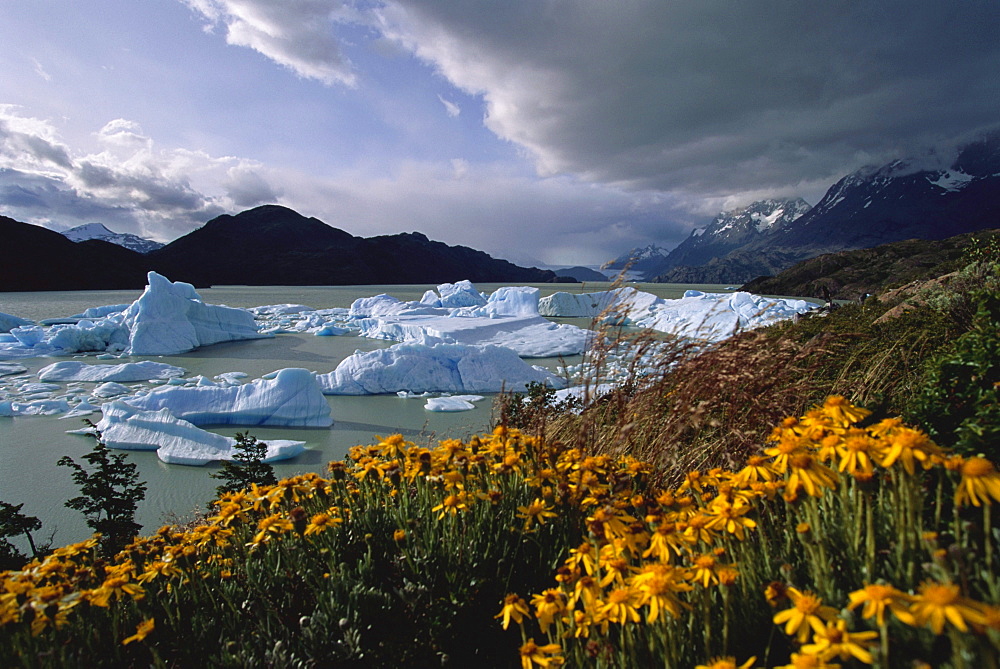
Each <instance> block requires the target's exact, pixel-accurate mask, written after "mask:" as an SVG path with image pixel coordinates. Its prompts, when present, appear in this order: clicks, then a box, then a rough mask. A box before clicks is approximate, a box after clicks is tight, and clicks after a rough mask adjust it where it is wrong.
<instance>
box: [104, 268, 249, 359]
mask: <svg viewBox="0 0 1000 669" xmlns="http://www.w3.org/2000/svg"><path fill="white" fill-rule="evenodd" d="M147 277H148V280H149V285H147V286H146V291H145V292H144V293H143V294H142V296H141V297H140V298H139V299H138V300H136V301H135V302H133V303H132V304H131V306H129V308H128V309H126V310H125V311H124V312H123V321H122V322H123V325H124V326H125V327H126V328H128V330H129V345H128V348H127V349H126V350H125V353H126V354H127V355H174V354H177V353H184V352H185V351H190V350H192V349H195V348H198V347H199V346H207V345H209V344H217V343H219V342H223V341H235V340H243V339H259V338H261V337H266V336H267V335H264V334H261V333H260V332H258V331H257V325H256V323H255V322H254V317H253V314H251V313H250V312H249V311H246V310H245V309H234V308H232V307H225V306H220V305H211V304H205V303H204V302H202V301H201V296H200V295H198V293H197V292H196V291H195V289H194V286H192V285H191V284H189V283H184V282H181V281H177V282H175V283H172V282H171V281H170V280H169V279H167V278H166V277H163V276H161V275H159V274H157V273H156V272H150V273H149V274H148V275H147Z"/></svg>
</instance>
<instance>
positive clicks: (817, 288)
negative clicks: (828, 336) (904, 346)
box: [741, 229, 1000, 300]
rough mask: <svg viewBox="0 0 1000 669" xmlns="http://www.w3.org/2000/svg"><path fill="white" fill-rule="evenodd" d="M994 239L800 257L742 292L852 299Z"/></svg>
mask: <svg viewBox="0 0 1000 669" xmlns="http://www.w3.org/2000/svg"><path fill="white" fill-rule="evenodd" d="M991 240H993V241H992V242H991ZM997 242H1000V229H993V230H980V231H978V232H971V233H966V234H962V235H956V236H954V237H948V238H947V239H942V240H927V239H908V240H905V241H901V242H890V243H888V244H881V245H879V246H876V247H874V248H870V249H857V250H853V251H839V252H837V253H826V254H823V255H821V256H817V257H815V258H810V259H809V260H803V261H802V262H800V263H797V264H795V265H793V266H792V267H789V268H788V269H786V270H784V271H783V272H780V273H779V274H777V275H776V276H762V277H759V278H757V279H754V280H753V281H751V282H749V283H747V284H746V285H744V286H743V287H742V288H741V290H747V291H750V292H752V293H758V294H763V295H799V296H802V297H824V295H825V294H826V293H827V292H829V294H830V296H831V297H832V298H833V299H836V300H854V299H858V298H859V297H860V296H862V295H864V294H865V293H869V294H873V295H877V294H879V293H882V292H883V291H885V290H887V289H891V288H895V287H898V286H901V285H904V284H908V283H910V282H912V281H920V280H924V279H929V278H933V277H938V276H942V275H944V274H947V273H948V272H952V271H954V270H956V269H958V268H960V267H961V266H962V265H963V264H964V263H965V262H967V260H966V258H967V254H968V250H969V248H970V247H971V246H972V245H973V244H977V245H979V246H980V247H981V248H987V247H989V246H990V244H991V243H993V244H996V243H997Z"/></svg>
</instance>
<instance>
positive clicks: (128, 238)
mask: <svg viewBox="0 0 1000 669" xmlns="http://www.w3.org/2000/svg"><path fill="white" fill-rule="evenodd" d="M62 235H63V236H64V237H66V239H68V240H70V241H71V242H83V241H86V240H88V239H100V240H102V241H105V242H110V243H112V244H117V245H118V246H122V247H124V248H126V249H129V250H131V251H135V252H136V253H149V252H150V251H155V250H156V249H158V248H160V247H162V246H163V244H161V243H160V242H154V241H153V240H151V239H145V238H143V237H139V236H138V235H133V234H131V233H128V232H112V231H111V230H108V229H107V228H106V227H104V225H102V224H101V223H87V224H86V225H78V226H76V227H75V228H70V229H69V230H64V231H63V232H62Z"/></svg>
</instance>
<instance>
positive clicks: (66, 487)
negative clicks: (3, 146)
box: [0, 282, 724, 545]
mask: <svg viewBox="0 0 1000 669" xmlns="http://www.w3.org/2000/svg"><path fill="white" fill-rule="evenodd" d="M501 285H508V284H477V285H476V287H477V289H479V290H480V291H483V292H486V293H490V292H492V291H494V290H496V289H497V288H498V287H500V286H501ZM630 285H634V286H636V287H637V288H639V289H640V290H644V291H646V292H650V293H653V294H655V295H658V296H660V297H663V298H677V297H681V296H682V295H683V293H684V291H685V290H687V289H689V288H694V289H697V290H704V291H713V292H721V291H722V290H723V289H724V287H723V286H718V285H686V284H630ZM537 287H538V288H539V289H541V293H542V296H545V295H548V294H551V293H554V292H556V291H567V292H595V291H600V290H607V289H608V287H609V284H606V283H590V282H588V283H585V284H537ZM432 288H435V286H431V285H412V286H306V287H301V286H264V287H259V286H225V287H215V288H208V289H200V290H199V291H198V292H199V294H200V295H201V297H202V299H203V300H204V302H206V303H208V304H226V305H228V306H231V307H243V308H249V307H257V306H263V305H270V304H304V305H307V306H310V307H313V308H316V309H326V308H332V307H349V306H350V305H351V303H352V302H353V301H354V300H355V299H357V298H359V297H369V296H372V295H378V294H381V293H388V294H390V295H393V296H394V297H397V298H399V299H401V300H418V299H420V297H421V296H422V295H423V294H424V292H425V291H426V290H428V289H432ZM141 293H142V291H139V290H136V291H61V292H32V293H0V312H4V313H8V314H13V315H15V316H20V317H22V318H29V319H31V320H35V321H40V320H42V319H46V318H63V317H67V316H72V315H73V314H78V313H81V312H83V311H84V310H85V309H87V308H89V307H97V306H103V305H109V304H124V303H128V302H132V301H133V300H135V299H137V298H138V297H139V295H141ZM558 320H559V321H560V322H571V323H573V324H575V325H579V326H581V327H588V326H589V325H590V323H589V320H586V319H558ZM392 343H393V342H388V341H381V340H375V339H367V338H363V337H358V336H356V335H353V334H350V335H344V336H339V337H317V336H315V335H311V334H300V333H296V334H281V335H278V336H276V337H274V338H273V339H260V340H253V341H243V342H228V343H222V344H216V345H213V346H207V347H203V348H200V349H197V350H195V351H192V352H189V353H185V354H183V355H174V356H156V357H152V358H146V357H136V358H129V359H126V360H121V361H122V362H126V361H132V362H138V361H140V360H147V359H152V360H157V361H160V362H166V363H169V364H171V365H175V366H178V367H183V368H185V369H186V370H187V371H188V374H187V376H196V375H202V376H205V377H208V378H212V377H214V376H216V375H219V374H222V373H223V372H245V373H246V374H247V375H248V379H254V378H259V377H260V376H262V375H264V374H267V373H269V372H272V371H275V370H278V369H283V368H286V367H304V368H306V369H310V370H313V371H316V372H320V373H326V372H329V371H331V370H333V369H334V368H335V367H336V366H337V365H338V364H339V363H340V361H341V360H343V359H344V358H346V357H347V356H349V355H351V354H352V353H354V352H355V351H356V350H361V351H369V350H374V349H378V348H384V347H387V346H390V345H391V344H392ZM56 360H57V358H28V359H20V360H16V361H14V362H18V363H20V364H22V365H24V366H25V367H27V368H28V371H27V373H26V375H27V376H31V377H32V378H34V375H35V374H37V372H38V370H39V369H41V368H42V367H45V366H47V365H49V364H51V363H52V362H55V361H56ZM86 361H87V362H90V363H100V362H105V363H106V362H109V361H107V360H97V359H96V358H95V357H94V356H89V357H88V358H87V359H86ZM530 362H531V363H532V364H540V365H544V366H546V367H548V368H550V369H552V370H554V371H557V370H558V369H559V366H560V365H561V364H563V363H565V364H574V363H576V362H579V358H575V359H573V358H571V359H566V360H564V361H563V360H558V359H538V360H531V361H530ZM34 380H37V379H34ZM327 400H328V401H329V403H330V408H331V411H332V415H333V419H334V424H333V426H332V427H330V428H318V429H317V428H287V427H276V428H262V427H253V428H241V427H236V426H226V427H223V428H218V429H214V428H210V429H212V431H214V432H217V433H219V434H225V435H227V436H233V435H235V434H236V433H237V432H242V431H247V432H250V433H251V434H253V435H254V436H255V437H257V438H258V439H260V440H262V441H267V440H268V439H296V440H301V441H305V442H306V451H305V452H304V453H302V454H301V455H299V456H298V457H296V458H294V459H291V460H287V461H283V462H279V463H275V464H274V468H275V472H276V474H277V475H278V477H279V478H281V477H286V476H292V475H295V474H300V473H305V472H319V473H321V474H322V473H323V471H324V468H325V466H326V464H327V463H328V462H330V461H331V460H337V459H341V458H343V457H344V456H345V454H346V453H347V450H348V449H349V448H350V447H352V446H355V445H357V444H369V443H374V442H375V440H376V439H377V437H376V435H381V436H388V435H390V434H396V433H402V434H403V435H405V436H406V437H407V438H408V439H410V440H411V441H414V442H415V443H419V444H423V445H427V444H430V443H436V441H437V440H439V439H447V438H467V437H469V436H471V435H473V434H476V433H480V432H483V431H485V430H488V429H489V428H490V425H491V418H492V415H491V408H492V401H493V398H492V397H491V396H487V397H486V398H485V399H484V400H482V401H481V402H478V403H477V407H476V409H474V410H472V411H464V412H456V413H437V412H430V411H426V410H425V409H424V400H422V399H408V398H400V397H397V396H395V395H377V396H362V397H346V396H327ZM99 418H100V414H96V415H94V416H92V419H93V420H94V421H95V422H96V421H97V420H98V419H99ZM81 427H83V423H82V419H79V418H72V419H66V420H62V419H60V418H59V417H58V416H17V417H14V418H5V417H0V500H2V501H4V502H7V503H10V504H21V503H23V504H24V507H23V508H22V510H21V511H22V513H25V514H28V515H32V516H37V517H38V518H39V519H41V520H42V522H43V528H42V530H41V531H40V532H38V533H37V534H36V540H42V541H46V540H48V538H49V537H50V536H51V537H52V539H53V541H54V545H63V544H66V543H69V542H73V541H78V540H81V539H84V538H86V537H88V536H89V535H90V531H89V529H88V528H87V526H86V524H85V522H84V519H83V517H82V516H80V514H79V513H77V512H76V511H72V510H70V509H67V508H65V506H64V502H65V501H66V500H67V499H70V498H71V497H75V496H77V495H78V494H79V491H78V489H77V488H76V487H75V486H74V484H73V482H72V480H71V478H70V471H69V469H68V468H66V467H59V466H57V465H56V461H57V460H59V458H61V457H62V456H64V455H68V456H70V457H72V458H73V459H74V460H76V461H77V462H81V463H82V462H83V461H82V460H81V459H80V458H81V456H83V455H84V454H86V453H87V452H89V451H90V449H91V448H92V446H93V439H92V438H90V437H86V436H81V435H75V434H67V431H68V430H75V429H79V428H81ZM128 459H129V461H131V462H134V463H135V464H136V466H137V467H138V471H139V476H140V478H141V480H143V481H145V482H146V484H147V486H148V490H147V493H146V499H145V500H144V501H143V502H142V503H141V504H140V506H139V510H138V513H137V516H136V520H137V521H138V522H139V523H141V524H142V525H143V526H144V531H146V532H153V531H155V530H156V529H157V528H159V527H160V526H161V525H163V524H167V523H173V522H183V521H185V520H190V519H192V518H194V517H195V516H196V514H197V513H198V512H199V511H204V510H205V509H206V506H207V503H208V502H209V501H210V500H211V499H212V498H213V497H214V491H215V487H216V486H217V485H218V484H219V483H220V482H219V481H217V480H215V479H212V478H211V477H210V474H211V473H213V472H215V471H218V469H219V467H218V465H206V466H204V467H190V466H184V465H169V464H166V463H164V462H161V461H160V460H159V459H158V458H157V456H156V452H155V451H130V452H128Z"/></svg>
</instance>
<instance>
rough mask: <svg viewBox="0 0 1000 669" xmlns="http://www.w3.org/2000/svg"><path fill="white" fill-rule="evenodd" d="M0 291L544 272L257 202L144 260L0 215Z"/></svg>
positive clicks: (415, 236) (485, 279)
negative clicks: (0, 250) (0, 247)
mask: <svg viewBox="0 0 1000 669" xmlns="http://www.w3.org/2000/svg"><path fill="white" fill-rule="evenodd" d="M0 239H3V241H4V251H5V253H4V262H2V263H0V292H4V291H28V290H84V289H89V290H93V289H125V288H142V287H144V286H145V285H146V273H147V272H148V271H149V270H156V271H157V272H160V273H161V274H163V275H164V276H167V277H168V278H170V279H171V280H173V281H186V282H188V283H193V284H195V285H197V286H200V287H203V286H210V285H213V284H230V285H252V286H265V285H290V286H304V285H320V286H322V285H361V284H404V283H409V284H440V283H445V282H449V283H451V282H455V281H460V280H462V279H469V280H471V281H474V282H480V283H492V282H496V283H500V282H503V283H506V282H518V283H544V282H549V281H552V280H553V279H555V274H554V273H553V272H550V271H548V270H540V269H535V268H533V267H532V268H524V267H518V266H517V265H513V264H511V263H509V262H507V261H506V260H498V259H495V258H492V257H490V256H489V255H487V254H485V253H483V252H482V251H476V250H474V249H470V248H467V247H464V246H448V245H447V244H443V243H441V242H435V241H431V240H430V239H428V238H427V237H425V236H424V235H422V234H420V233H418V232H411V233H405V234H398V235H384V236H381V237H370V238H363V237H355V236H354V235H351V234H350V233H348V232H345V231H343V230H338V229H337V228H332V227H330V226H328V225H326V224H325V223H323V222H322V221H319V220H317V219H315V218H306V217H305V216H302V215H301V214H298V213H297V212H295V211H293V210H291V209H288V208H286V207H279V206H275V205H266V206H263V207H257V208H255V209H251V210H249V211H244V212H242V213H240V214H236V215H235V216H229V215H226V216H219V217H217V218H214V219H212V220H211V221H209V222H208V223H206V224H205V225H204V226H202V227H201V228H199V229H197V230H195V231H194V232H191V233H190V234H187V235H185V236H183V237H180V238H179V239H176V240H174V241H173V242H171V243H170V244H167V245H166V246H163V247H162V248H159V249H156V250H155V251H151V252H149V253H146V254H140V253H136V252H135V251H131V250H129V249H126V248H123V247H121V246H118V245H116V244H112V243H110V242H107V241H103V240H99V239H90V240H87V241H82V242H72V241H70V240H69V239H67V238H66V237H64V236H63V235H61V234H59V233H58V232H53V231H52V230H48V229H46V228H42V227H39V226H37V225H30V224H28V223H21V222H19V221H15V220H13V219H10V218H6V217H2V216H0Z"/></svg>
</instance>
